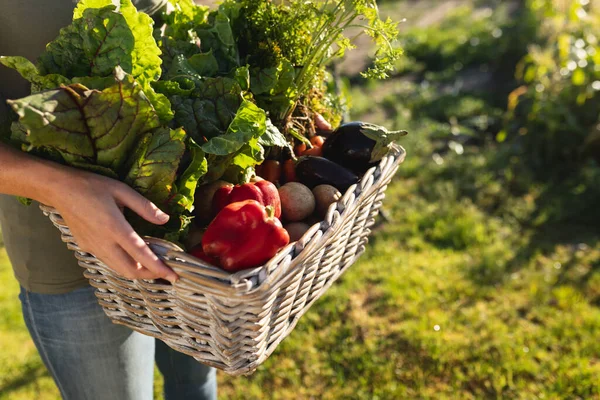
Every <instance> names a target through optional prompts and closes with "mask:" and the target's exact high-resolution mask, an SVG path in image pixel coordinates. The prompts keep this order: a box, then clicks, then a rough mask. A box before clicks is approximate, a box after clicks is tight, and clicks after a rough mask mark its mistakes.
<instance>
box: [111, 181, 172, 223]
mask: <svg viewBox="0 0 600 400" xmlns="http://www.w3.org/2000/svg"><path fill="white" fill-rule="evenodd" d="M115 198H116V200H117V201H118V202H119V203H120V204H122V205H123V206H125V207H127V208H129V209H130V210H131V211H133V212H134V213H136V214H137V215H139V216H140V217H142V218H144V219H145V220H146V221H148V222H151V223H153V224H156V225H163V224H165V223H167V221H169V215H168V214H166V213H165V212H163V211H162V210H161V209H160V208H158V207H157V206H156V205H155V204H154V203H153V202H151V201H150V200H148V199H147V198H145V197H144V196H142V195H141V194H139V193H138V192H136V191H135V190H133V189H132V188H130V187H129V186H127V185H123V186H120V187H119V189H117V191H116V193H115Z"/></svg>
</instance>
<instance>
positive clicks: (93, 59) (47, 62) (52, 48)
mask: <svg viewBox="0 0 600 400" xmlns="http://www.w3.org/2000/svg"><path fill="white" fill-rule="evenodd" d="M115 9H116V7H115V6H114V5H107V6H105V7H102V8H99V9H97V8H87V9H81V15H82V16H81V18H78V19H75V20H74V21H73V22H72V23H71V25H68V26H67V27H65V28H62V29H61V30H60V33H59V35H58V38H56V39H55V40H53V41H52V42H50V43H49V44H48V45H47V46H46V51H45V52H44V53H42V55H41V56H40V57H39V59H38V68H39V70H40V73H41V74H43V75H46V74H52V73H54V74H60V75H63V76H66V77H67V78H73V77H75V76H92V75H94V76H107V75H110V74H111V73H112V71H113V69H114V68H115V67H116V66H117V65H119V66H121V68H123V70H125V71H126V72H128V73H131V72H132V70H133V56H132V53H134V47H135V37H134V35H133V32H132V28H131V27H130V26H129V25H128V23H127V20H126V19H125V17H124V16H123V15H122V14H119V13H117V12H116V11H115ZM77 15H78V13H77ZM159 65H160V64H159Z"/></svg>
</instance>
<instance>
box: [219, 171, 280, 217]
mask: <svg viewBox="0 0 600 400" xmlns="http://www.w3.org/2000/svg"><path fill="white" fill-rule="evenodd" d="M244 200H256V201H258V202H259V203H260V204H262V205H264V206H271V207H273V209H274V211H275V217H277V218H279V217H281V199H280V198H279V191H277V186H275V185H274V184H273V183H271V182H269V181H267V180H262V181H258V182H251V183H245V184H243V185H235V186H224V187H222V188H220V189H219V190H217V191H216V192H215V194H214V196H213V212H214V213H215V214H217V213H219V212H220V211H221V210H222V209H223V208H224V207H225V206H226V205H228V204H232V203H237V202H239V201H244Z"/></svg>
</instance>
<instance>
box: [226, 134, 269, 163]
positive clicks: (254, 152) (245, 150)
mask: <svg viewBox="0 0 600 400" xmlns="http://www.w3.org/2000/svg"><path fill="white" fill-rule="evenodd" d="M264 159H265V150H264V148H263V146H261V144H260V143H259V141H258V139H257V138H252V139H250V141H249V142H248V143H246V144H244V145H243V146H242V148H241V149H240V151H239V152H238V153H237V155H236V156H235V158H234V159H233V164H235V165H237V166H238V167H240V168H241V169H242V170H246V169H247V168H249V167H254V166H255V165H257V164H260V163H261V162H263V161H264Z"/></svg>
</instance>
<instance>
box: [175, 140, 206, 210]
mask: <svg viewBox="0 0 600 400" xmlns="http://www.w3.org/2000/svg"><path fill="white" fill-rule="evenodd" d="M187 148H188V149H189V151H190V154H191V158H192V160H191V162H190V164H189V165H188V167H187V168H186V169H185V171H184V172H183V174H181V176H180V177H179V178H178V179H177V183H176V185H175V189H174V190H175V191H176V195H175V197H174V198H173V199H172V200H171V204H172V206H171V207H172V208H176V209H179V210H180V211H181V212H183V210H185V211H192V209H193V206H194V193H195V192H196V186H197V185H198V181H199V180H200V179H201V178H202V177H203V176H204V175H205V174H206V173H207V172H208V162H207V161H206V158H205V157H204V151H203V150H202V148H201V147H200V146H199V145H198V144H197V143H196V142H194V141H193V140H192V139H191V138H189V139H188V142H187Z"/></svg>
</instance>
